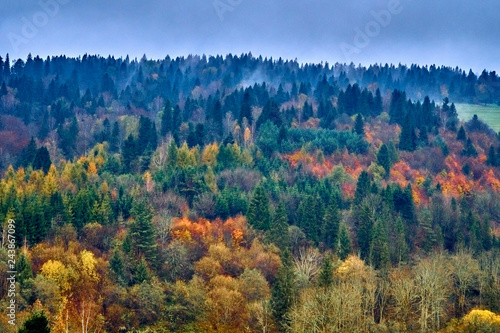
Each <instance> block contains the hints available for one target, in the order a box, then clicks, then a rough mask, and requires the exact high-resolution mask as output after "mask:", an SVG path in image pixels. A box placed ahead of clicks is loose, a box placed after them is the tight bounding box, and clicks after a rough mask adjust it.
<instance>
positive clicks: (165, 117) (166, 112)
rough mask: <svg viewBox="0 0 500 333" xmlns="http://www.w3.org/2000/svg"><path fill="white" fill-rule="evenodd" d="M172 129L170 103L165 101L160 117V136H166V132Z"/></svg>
mask: <svg viewBox="0 0 500 333" xmlns="http://www.w3.org/2000/svg"><path fill="white" fill-rule="evenodd" d="M172 128H173V126H172V106H171V105H170V101H169V100H167V101H166V103H165V108H164V109H163V114H162V116H161V129H160V134H161V136H162V137H164V136H165V135H167V133H168V132H171V131H172Z"/></svg>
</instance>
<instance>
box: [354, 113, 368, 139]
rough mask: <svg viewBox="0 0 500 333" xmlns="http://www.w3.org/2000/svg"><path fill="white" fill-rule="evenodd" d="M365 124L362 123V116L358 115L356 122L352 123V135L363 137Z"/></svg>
mask: <svg viewBox="0 0 500 333" xmlns="http://www.w3.org/2000/svg"><path fill="white" fill-rule="evenodd" d="M364 126H365V122H364V121H363V116H362V115H361V114H359V113H358V115H357V116H356V120H355V121H354V133H356V134H358V135H360V136H364V135H365V129H364Z"/></svg>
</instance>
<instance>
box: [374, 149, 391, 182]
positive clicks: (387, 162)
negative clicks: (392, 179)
mask: <svg viewBox="0 0 500 333" xmlns="http://www.w3.org/2000/svg"><path fill="white" fill-rule="evenodd" d="M377 163H378V164H380V165H381V166H382V167H383V168H384V170H385V174H386V176H388V175H389V173H390V171H391V158H390V156H389V149H387V146H386V145H385V144H384V145H382V147H380V149H379V151H378V153H377Z"/></svg>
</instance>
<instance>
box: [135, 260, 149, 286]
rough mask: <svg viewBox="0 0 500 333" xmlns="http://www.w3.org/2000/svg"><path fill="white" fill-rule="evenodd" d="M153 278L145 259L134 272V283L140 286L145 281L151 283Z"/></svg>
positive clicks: (140, 261)
mask: <svg viewBox="0 0 500 333" xmlns="http://www.w3.org/2000/svg"><path fill="white" fill-rule="evenodd" d="M150 278H151V276H150V272H149V268H148V264H147V262H146V260H145V259H144V257H142V258H141V260H139V263H138V264H137V267H136V268H135V270H134V283H136V284H139V283H143V282H144V281H146V282H147V281H149V279H150Z"/></svg>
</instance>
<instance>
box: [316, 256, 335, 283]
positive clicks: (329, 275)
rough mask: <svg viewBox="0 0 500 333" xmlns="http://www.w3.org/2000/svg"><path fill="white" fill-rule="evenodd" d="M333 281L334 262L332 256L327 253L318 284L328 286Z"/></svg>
mask: <svg viewBox="0 0 500 333" xmlns="http://www.w3.org/2000/svg"><path fill="white" fill-rule="evenodd" d="M332 283H333V264H332V258H331V257H330V256H329V255H328V254H327V255H326V256H325V259H324V260H323V264H322V265H321V271H320V273H319V276H318V285H319V286H320V287H323V288H328V287H330V286H331V285H332Z"/></svg>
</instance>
